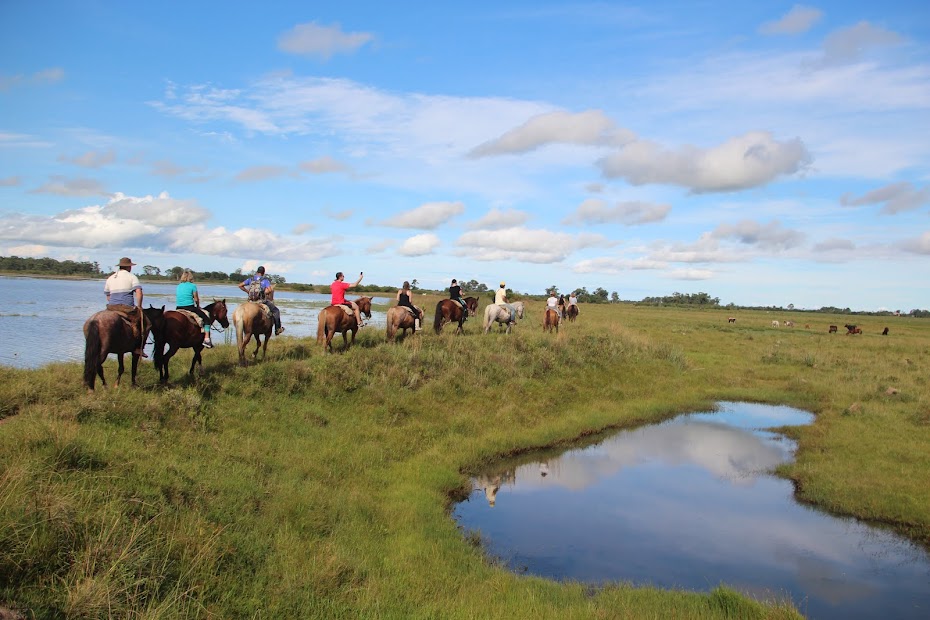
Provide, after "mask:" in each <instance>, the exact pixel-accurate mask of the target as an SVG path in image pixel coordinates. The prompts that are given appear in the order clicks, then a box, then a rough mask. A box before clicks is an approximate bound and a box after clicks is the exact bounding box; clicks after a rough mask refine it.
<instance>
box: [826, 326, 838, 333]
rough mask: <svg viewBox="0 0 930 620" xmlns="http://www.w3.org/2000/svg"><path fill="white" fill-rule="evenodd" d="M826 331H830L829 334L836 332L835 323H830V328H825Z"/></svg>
mask: <svg viewBox="0 0 930 620" xmlns="http://www.w3.org/2000/svg"><path fill="white" fill-rule="evenodd" d="M827 331H828V332H829V333H831V334H835V333H836V325H831V326H830V329H829V330H827Z"/></svg>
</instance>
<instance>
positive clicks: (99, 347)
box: [84, 306, 165, 390]
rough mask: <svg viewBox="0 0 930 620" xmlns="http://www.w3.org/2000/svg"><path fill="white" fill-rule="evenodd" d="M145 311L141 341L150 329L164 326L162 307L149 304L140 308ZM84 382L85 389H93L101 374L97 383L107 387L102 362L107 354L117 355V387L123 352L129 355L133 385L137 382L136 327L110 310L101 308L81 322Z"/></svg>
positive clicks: (137, 342)
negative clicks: (144, 323) (130, 355)
mask: <svg viewBox="0 0 930 620" xmlns="http://www.w3.org/2000/svg"><path fill="white" fill-rule="evenodd" d="M142 312H143V313H144V314H145V318H146V323H147V324H146V325H145V327H144V329H143V330H142V338H141V340H142V342H143V343H144V342H145V341H146V340H147V339H148V334H149V330H150V329H158V330H163V329H164V321H165V314H164V313H165V307H164V306H162V307H161V308H153V307H151V306H149V307H148V308H145V309H144V310H143V311H142ZM84 340H85V344H84V385H85V386H87V389H88V390H93V389H94V383H95V382H96V380H97V377H100V383H101V384H103V385H104V386H106V384H107V380H106V378H104V376H103V362H104V361H106V359H107V356H108V355H109V354H110V353H115V354H116V359H117V360H118V361H119V369H118V370H117V372H116V385H117V386H119V381H120V378H121V377H122V376H123V371H124V370H125V366H124V365H123V354H124V353H131V354H132V372H131V374H130V376H131V377H132V385H133V386H135V385H136V373H137V371H138V368H139V357H140V356H139V355H138V354H136V349H137V348H138V346H139V340H138V339H137V338H136V336H135V330H134V329H133V327H132V326H131V325H129V323H127V322H126V320H125V319H124V318H123V315H122V314H120V313H119V312H115V311H113V310H101V311H100V312H97V313H96V314H94V315H93V316H91V317H90V318H89V319H87V321H86V322H85V323H84Z"/></svg>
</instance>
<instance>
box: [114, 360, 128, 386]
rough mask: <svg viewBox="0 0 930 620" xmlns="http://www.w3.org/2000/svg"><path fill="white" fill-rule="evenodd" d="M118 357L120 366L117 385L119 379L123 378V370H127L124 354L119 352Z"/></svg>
mask: <svg viewBox="0 0 930 620" xmlns="http://www.w3.org/2000/svg"><path fill="white" fill-rule="evenodd" d="M116 359H118V360H119V366H118V367H117V369H116V387H119V380H120V379H121V378H122V376H123V371H124V370H126V368H125V366H123V354H122V353H117V354H116Z"/></svg>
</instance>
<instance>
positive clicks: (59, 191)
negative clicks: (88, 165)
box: [30, 174, 107, 196]
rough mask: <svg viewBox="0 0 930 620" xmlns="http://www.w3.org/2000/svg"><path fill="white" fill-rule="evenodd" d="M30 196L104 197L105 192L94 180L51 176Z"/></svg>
mask: <svg viewBox="0 0 930 620" xmlns="http://www.w3.org/2000/svg"><path fill="white" fill-rule="evenodd" d="M30 193H32V194H55V195H58V196H106V195H107V191H106V190H105V189H104V188H103V185H101V184H100V181H97V180H96V179H69V178H66V177H63V176H61V175H58V174H54V175H51V176H50V177H49V180H48V182H47V183H44V184H42V185H41V186H39V187H37V188H35V189H34V190H32V191H31V192H30Z"/></svg>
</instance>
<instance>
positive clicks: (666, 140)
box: [0, 0, 930, 312]
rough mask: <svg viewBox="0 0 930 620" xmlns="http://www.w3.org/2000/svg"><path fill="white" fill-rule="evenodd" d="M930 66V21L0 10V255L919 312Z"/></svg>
mask: <svg viewBox="0 0 930 620" xmlns="http://www.w3.org/2000/svg"><path fill="white" fill-rule="evenodd" d="M447 4H449V5H452V4H461V5H462V6H446V5H447ZM928 42H930V3H928V2H925V1H913V2H898V1H895V0H890V1H886V2H880V3H877V2H856V1H843V2H816V3H811V4H794V3H791V2H758V3H747V2H744V1H739V2H729V1H720V0H714V1H708V2H704V1H700V0H698V1H693V2H691V1H689V2H665V1H662V0H653V1H651V2H641V3H636V2H623V3H620V2H546V1H533V2H522V1H514V2H506V3H501V2H481V1H479V2H472V3H414V2H406V1H400V2H393V3H384V2H352V3H317V2H286V1H281V2H274V3H261V4H260V3H255V2H238V1H225V2H210V1H204V2H189V1H186V2H175V1H173V0H165V1H162V2H147V3H141V2H116V1H112V2H110V1H103V0H81V1H75V2H71V1H51V2H24V1H17V0H0V255H4V256H8V255H18V256H34V257H41V256H51V257H53V258H57V259H60V260H64V259H71V260H88V261H97V262H99V263H100V264H101V266H102V267H104V268H106V269H111V268H112V267H113V266H114V265H115V264H116V263H117V262H118V260H119V258H120V257H121V256H130V257H131V258H132V259H133V261H134V262H136V263H138V264H139V267H137V268H136V269H137V271H141V270H142V267H143V266H144V265H153V266H157V267H159V268H160V269H162V270H167V269H169V268H171V267H173V266H175V265H180V266H183V267H191V268H193V269H195V270H200V271H229V272H231V271H234V270H235V269H237V268H240V269H242V270H243V271H244V272H249V271H251V270H253V269H254V268H255V267H257V266H258V265H260V264H261V265H264V266H265V267H266V268H267V270H268V272H269V273H276V274H280V275H282V276H284V277H285V278H286V279H287V281H289V282H305V283H314V284H321V283H328V282H330V281H332V279H333V277H334V275H335V273H336V272H337V271H343V272H345V273H346V274H347V279H348V280H350V281H354V279H355V278H356V277H357V276H356V274H358V273H359V272H360V271H364V272H365V280H364V282H365V283H368V284H382V285H394V284H396V285H397V286H400V285H401V284H402V282H403V281H404V280H409V281H413V280H417V282H418V284H419V286H420V287H427V288H437V289H443V288H446V287H448V286H449V283H450V281H451V279H452V278H458V279H459V280H464V281H469V280H473V279H474V280H477V281H478V282H481V283H485V284H487V285H488V286H489V287H491V288H496V287H497V286H498V285H499V284H500V282H506V284H507V286H508V288H511V289H512V290H514V291H517V292H524V293H532V294H543V293H545V291H546V290H547V288H549V287H551V286H553V285H555V286H557V287H558V288H559V290H560V291H562V292H567V291H570V290H572V289H577V288H580V287H585V288H587V289H588V290H589V291H593V290H595V289H596V288H599V287H601V288H604V289H606V290H607V291H609V292H614V291H616V292H617V294H618V295H619V297H620V299H624V300H640V299H643V298H645V297H649V296H663V295H670V294H672V293H675V292H678V293H683V294H690V293H697V292H706V293H709V294H710V295H711V296H713V297H718V298H720V301H721V303H723V304H728V303H734V304H737V305H752V306H771V305H774V306H781V307H787V306H788V305H794V306H795V307H797V308H813V309H817V308H821V307H824V306H835V307H839V308H851V309H853V310H883V309H884V310H901V311H903V312H909V311H910V310H912V309H927V308H930V138H928V136H930V45H928Z"/></svg>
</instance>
